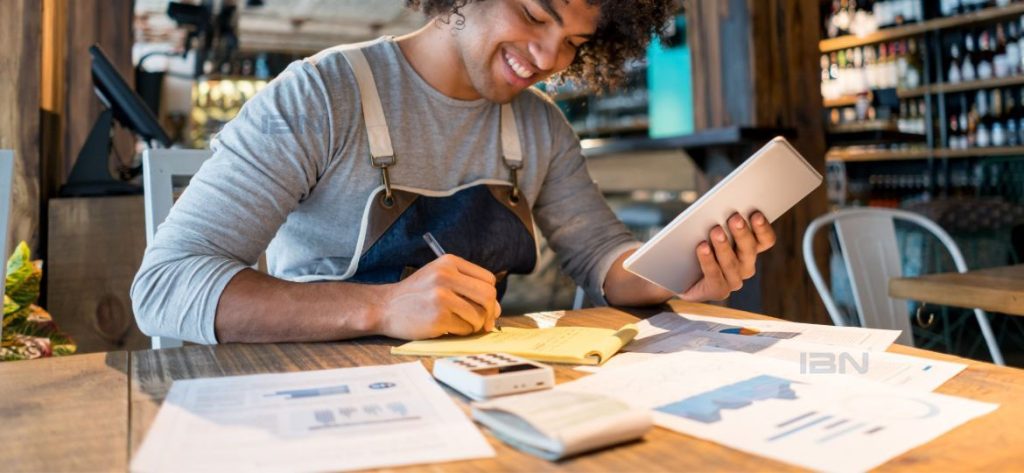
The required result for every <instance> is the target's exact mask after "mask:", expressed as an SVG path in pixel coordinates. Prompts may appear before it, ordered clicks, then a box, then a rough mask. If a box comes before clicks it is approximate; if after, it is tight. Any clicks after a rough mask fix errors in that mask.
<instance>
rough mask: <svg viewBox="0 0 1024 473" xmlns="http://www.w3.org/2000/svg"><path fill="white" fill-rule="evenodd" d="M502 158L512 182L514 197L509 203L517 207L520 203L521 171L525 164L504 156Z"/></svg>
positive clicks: (510, 198)
mask: <svg viewBox="0 0 1024 473" xmlns="http://www.w3.org/2000/svg"><path fill="white" fill-rule="evenodd" d="M502 158H503V160H504V161H505V167H507V168H508V170H509V174H510V177H509V179H510V180H511V181H512V196H511V197H509V202H511V203H512V205H515V204H518V203H519V170H520V169H522V168H523V162H522V161H513V160H511V159H508V157H507V156H502Z"/></svg>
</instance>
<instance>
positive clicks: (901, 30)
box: [818, 3, 1024, 53]
mask: <svg viewBox="0 0 1024 473" xmlns="http://www.w3.org/2000/svg"><path fill="white" fill-rule="evenodd" d="M1017 15H1024V3H1015V4H1011V5H1007V6H1005V7H990V8H986V9H984V10H980V11H976V12H973V13H967V14H963V15H957V16H950V17H943V18H935V19H932V20H926V21H923V22H920V23H911V24H908V25H903V26H896V27H893V28H886V29H882V30H878V31H876V32H874V33H871V34H869V35H866V36H853V35H847V36H840V37H838V38H831V39H825V40H822V41H821V42H820V43H818V47H819V49H821V52H823V53H830V52H833V51H839V50H840V49H848V48H856V47H860V46H867V45H869V44H877V43H884V42H886V41H895V40H897V39H903V38H909V37H911V36H920V35H923V34H925V33H928V32H931V31H939V30H945V29H949V28H957V27H961V26H970V25H974V24H978V23H988V22H992V21H997V20H1001V19H1004V18H1007V17H1012V16H1017Z"/></svg>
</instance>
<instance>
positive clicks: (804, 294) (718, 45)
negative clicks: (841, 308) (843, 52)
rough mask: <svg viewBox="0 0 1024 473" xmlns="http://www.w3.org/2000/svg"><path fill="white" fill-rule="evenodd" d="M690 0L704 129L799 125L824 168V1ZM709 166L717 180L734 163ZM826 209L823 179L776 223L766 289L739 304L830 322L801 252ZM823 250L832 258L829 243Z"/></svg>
mask: <svg viewBox="0 0 1024 473" xmlns="http://www.w3.org/2000/svg"><path fill="white" fill-rule="evenodd" d="M686 8H687V20H688V25H687V29H688V31H689V41H690V43H691V49H692V51H693V53H692V54H693V76H694V78H693V84H694V115H695V118H696V124H697V128H698V130H700V129H707V128H717V127H730V126H746V127H753V128H792V129H794V130H796V138H794V139H793V140H791V141H792V142H793V144H794V145H795V146H796V148H797V149H798V150H799V151H800V152H801V154H803V155H804V157H805V158H807V160H808V161H810V163H811V164H812V165H813V166H814V167H815V168H816V169H818V170H819V171H820V172H822V173H823V174H824V169H825V136H824V131H825V128H824V124H823V122H822V117H821V109H822V100H821V94H819V93H818V90H819V89H820V84H819V82H818V80H819V72H820V71H819V70H818V58H819V56H820V53H819V52H818V42H819V40H820V32H819V31H818V24H819V16H820V12H819V10H818V9H819V5H818V1H817V0H688V1H687V4H686ZM753 151H754V148H747V149H738V150H724V149H723V150H711V151H709V152H708V153H707V157H706V159H704V160H703V161H704V162H705V164H708V165H710V164H709V163H715V162H717V163H721V162H723V161H725V159H723V158H725V157H727V158H728V159H729V160H731V161H732V163H733V165H735V164H738V163H739V162H741V161H743V160H744V159H746V157H747V156H749V155H750V153H751V152H753ZM719 168H721V166H719ZM705 171H706V172H710V173H711V174H712V175H711V176H710V178H711V180H712V181H714V179H715V177H722V176H724V172H721V171H728V170H727V169H725V170H722V169H718V171H716V170H715V169H705ZM716 174H721V175H718V176H716ZM780 185H785V184H784V183H780ZM826 210H827V198H826V194H825V189H824V187H822V188H821V189H819V190H818V191H816V192H815V193H814V194H812V195H811V196H809V197H808V198H807V199H805V200H804V201H803V202H801V204H800V205H798V206H797V207H796V208H794V209H793V210H791V211H790V212H788V213H787V214H786V215H785V216H783V217H782V218H781V219H780V220H779V221H777V222H776V223H775V225H774V228H775V230H776V232H777V233H778V236H779V241H778V243H777V245H776V247H775V248H774V249H772V250H771V251H770V252H768V253H766V254H765V255H763V256H762V257H761V269H760V273H759V274H760V276H759V278H758V279H757V282H756V283H755V284H759V285H760V294H759V297H749V296H750V295H749V294H742V293H741V294H738V295H737V297H735V298H734V299H735V300H737V301H739V300H741V299H745V300H746V302H737V304H740V306H742V307H743V308H745V309H748V310H756V311H761V312H764V313H768V314H772V315H777V316H780V317H784V318H787V319H791V320H799V321H810V322H821V323H827V322H828V318H827V317H826V315H825V310H824V306H823V305H822V303H821V301H820V299H819V297H818V294H817V292H816V291H815V289H814V285H813V284H812V283H811V281H810V279H809V278H808V277H807V271H806V268H805V267H804V263H803V257H802V256H801V241H802V238H803V232H804V230H805V229H806V228H807V225H808V224H809V223H810V221H811V220H812V219H814V218H815V217H817V216H818V215H821V214H822V213H824V212H825V211H826ZM822 248H824V247H822ZM818 253H819V257H820V258H821V260H820V261H824V252H823V251H819V252H818ZM819 266H820V265H819ZM749 290H755V289H749ZM749 301H756V304H750V303H749Z"/></svg>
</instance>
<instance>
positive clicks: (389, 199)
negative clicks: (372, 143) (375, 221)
mask: <svg viewBox="0 0 1024 473" xmlns="http://www.w3.org/2000/svg"><path fill="white" fill-rule="evenodd" d="M396 162H397V160H396V159H395V157H394V156H370V165H371V166H373V167H375V168H377V169H380V182H381V183H382V184H384V200H383V201H382V202H381V203H383V204H384V206H385V207H387V208H391V206H392V205H395V197H394V195H393V194H392V193H391V175H390V173H389V172H388V167H390V166H394V165H395V163H396Z"/></svg>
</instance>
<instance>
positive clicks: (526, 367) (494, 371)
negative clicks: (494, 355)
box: [473, 363, 540, 376]
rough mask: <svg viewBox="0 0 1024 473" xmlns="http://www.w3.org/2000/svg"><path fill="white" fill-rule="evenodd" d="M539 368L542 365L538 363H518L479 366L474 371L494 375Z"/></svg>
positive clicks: (482, 374)
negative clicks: (537, 364)
mask: <svg viewBox="0 0 1024 473" xmlns="http://www.w3.org/2000/svg"><path fill="white" fill-rule="evenodd" d="M538 369H540V367H539V366H536V365H531V364H528V363H519V364H518V365H508V366H501V367H498V368H478V369H475V370H473V372H474V373H476V374H478V375H480V376H494V375H496V374H502V373H513V372H516V371H528V370H538Z"/></svg>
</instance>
